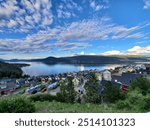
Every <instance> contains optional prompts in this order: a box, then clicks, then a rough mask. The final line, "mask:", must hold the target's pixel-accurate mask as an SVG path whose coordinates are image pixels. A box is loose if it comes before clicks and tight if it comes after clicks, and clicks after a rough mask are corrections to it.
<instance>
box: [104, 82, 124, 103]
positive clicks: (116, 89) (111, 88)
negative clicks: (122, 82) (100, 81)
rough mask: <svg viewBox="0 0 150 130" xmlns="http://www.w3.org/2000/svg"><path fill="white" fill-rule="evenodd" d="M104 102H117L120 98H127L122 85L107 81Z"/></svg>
mask: <svg viewBox="0 0 150 130" xmlns="http://www.w3.org/2000/svg"><path fill="white" fill-rule="evenodd" d="M103 96H104V102H108V103H115V102H116V101H118V100H123V99H125V94H124V93H123V92H122V90H121V89H120V86H116V85H113V84H112V83H111V82H107V83H106V85H105V89H104V95H103Z"/></svg>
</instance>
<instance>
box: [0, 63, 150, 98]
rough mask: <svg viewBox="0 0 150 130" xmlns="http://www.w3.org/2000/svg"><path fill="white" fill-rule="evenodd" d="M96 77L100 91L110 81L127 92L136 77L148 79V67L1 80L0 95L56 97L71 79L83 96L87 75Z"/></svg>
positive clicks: (124, 67) (149, 71)
mask: <svg viewBox="0 0 150 130" xmlns="http://www.w3.org/2000/svg"><path fill="white" fill-rule="evenodd" d="M90 72H92V73H94V74H95V75H96V77H97V79H98V81H99V85H100V86H102V87H101V91H103V89H104V88H105V84H106V82H108V81H110V82H111V83H112V84H113V85H115V86H119V87H120V89H121V90H122V91H123V92H127V91H128V88H129V87H130V84H131V82H132V81H133V80H134V79H135V78H138V77H145V78H148V79H150V65H149V64H138V65H126V66H122V67H116V68H115V69H109V70H103V71H99V70H85V71H79V72H70V73H63V74H58V75H56V74H55V75H49V76H36V77H35V76H33V77H28V78H21V79H1V80H0V95H1V96H3V95H5V96H6V95H17V94H24V95H31V94H35V93H49V94H51V95H56V94H57V93H58V92H60V87H59V86H60V84H61V82H62V81H63V80H65V79H66V78H67V77H72V78H73V80H72V82H73V84H74V89H75V91H76V92H77V93H79V94H81V95H82V94H84V93H85V89H84V85H85V83H86V82H87V81H88V78H89V73H90Z"/></svg>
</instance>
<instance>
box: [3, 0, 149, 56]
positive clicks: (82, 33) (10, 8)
mask: <svg viewBox="0 0 150 130" xmlns="http://www.w3.org/2000/svg"><path fill="white" fill-rule="evenodd" d="M73 55H144V56H150V0H0V59H1V58H2V59H16V58H18V59H31V58H33V59H34V58H43V57H48V56H55V57H64V56H73Z"/></svg>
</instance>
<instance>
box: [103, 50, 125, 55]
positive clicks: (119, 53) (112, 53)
mask: <svg viewBox="0 0 150 130" xmlns="http://www.w3.org/2000/svg"><path fill="white" fill-rule="evenodd" d="M101 54H102V55H106V56H111V55H121V54H122V53H121V52H120V51H117V50H112V51H106V52H104V53H101Z"/></svg>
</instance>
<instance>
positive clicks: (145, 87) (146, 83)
mask: <svg viewBox="0 0 150 130" xmlns="http://www.w3.org/2000/svg"><path fill="white" fill-rule="evenodd" d="M130 89H131V91H132V90H138V91H139V92H140V93H142V94H143V95H147V94H149V93H150V80H148V79H147V78H143V77H139V78H136V79H134V80H133V81H132V83H131V88H130Z"/></svg>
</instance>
